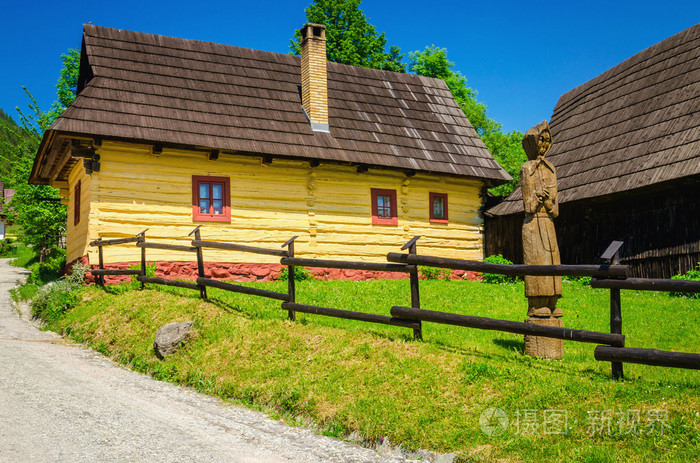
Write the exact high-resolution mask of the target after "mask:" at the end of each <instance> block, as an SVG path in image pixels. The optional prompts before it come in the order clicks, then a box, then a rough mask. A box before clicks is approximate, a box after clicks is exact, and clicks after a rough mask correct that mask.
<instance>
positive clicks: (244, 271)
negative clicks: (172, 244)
mask: <svg viewBox="0 0 700 463" xmlns="http://www.w3.org/2000/svg"><path fill="white" fill-rule="evenodd" d="M78 261H80V262H82V263H83V264H87V256H84V257H82V258H80V259H76V260H75V261H73V262H71V263H70V264H69V265H68V266H66V268H68V269H70V268H72V267H73V264H75V263H76V262H78ZM152 264H153V262H149V265H152ZM140 265H141V263H140V262H119V263H114V264H108V265H106V266H105V268H109V269H119V270H123V269H128V268H129V267H130V266H140ZM156 265H157V267H156V276H157V277H162V278H168V279H172V280H191V281H194V280H196V279H197V263H196V262H170V261H159V262H156ZM90 267H91V268H97V265H91V266H90ZM282 268H283V267H282V266H281V265H280V264H238V263H227V262H205V263H204V275H205V276H206V277H207V278H214V279H217V280H228V281H273V280H278V279H279V276H280V273H281V272H282ZM307 270H308V271H309V272H310V273H311V275H313V277H314V278H315V279H317V280H352V281H361V280H379V279H385V280H401V279H407V278H408V275H407V274H405V273H395V272H372V271H366V270H342V269H333V268H318V267H308V268H307ZM130 278H131V277H130V276H129V275H117V276H106V277H105V283H107V284H117V283H123V282H125V281H129V280H130ZM450 279H452V280H472V281H474V280H481V275H479V274H478V273H476V272H467V271H464V270H454V271H452V275H451V276H450ZM85 281H86V282H88V283H94V282H95V278H94V277H93V276H92V275H91V274H88V275H86V277H85Z"/></svg>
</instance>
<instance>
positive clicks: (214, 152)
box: [207, 150, 219, 161]
mask: <svg viewBox="0 0 700 463" xmlns="http://www.w3.org/2000/svg"><path fill="white" fill-rule="evenodd" d="M207 159H209V160H210V161H216V160H217V159H219V150H211V151H209V154H207Z"/></svg>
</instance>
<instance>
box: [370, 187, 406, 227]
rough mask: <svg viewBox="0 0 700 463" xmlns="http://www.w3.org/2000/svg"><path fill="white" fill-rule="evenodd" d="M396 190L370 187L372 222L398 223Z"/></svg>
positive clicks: (376, 223)
mask: <svg viewBox="0 0 700 463" xmlns="http://www.w3.org/2000/svg"><path fill="white" fill-rule="evenodd" d="M396 211H397V208H396V190H381V189H379V188H372V224H373V225H398V223H399V219H398V214H397V213H396Z"/></svg>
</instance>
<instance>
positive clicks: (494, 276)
mask: <svg viewBox="0 0 700 463" xmlns="http://www.w3.org/2000/svg"><path fill="white" fill-rule="evenodd" d="M484 262H490V263H492V264H506V265H513V262H511V261H509V260H508V259H506V258H505V257H503V256H502V255H500V254H496V255H495V256H488V257H487V258H486V259H484ZM481 276H482V278H483V279H484V282H486V283H491V284H498V285H502V284H507V283H514V282H515V281H517V280H518V277H517V276H514V275H501V274H499V273H482V274H481Z"/></svg>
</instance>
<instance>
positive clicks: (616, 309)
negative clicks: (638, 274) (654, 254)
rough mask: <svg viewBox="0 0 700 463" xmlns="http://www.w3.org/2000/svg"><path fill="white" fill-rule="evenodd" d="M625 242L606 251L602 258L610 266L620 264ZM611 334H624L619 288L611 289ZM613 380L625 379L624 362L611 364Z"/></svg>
mask: <svg viewBox="0 0 700 463" xmlns="http://www.w3.org/2000/svg"><path fill="white" fill-rule="evenodd" d="M622 244H623V241H613V242H612V243H610V246H608V248H607V249H606V250H605V252H604V253H603V255H602V256H600V258H601V259H602V260H603V261H604V262H605V263H608V264H612V265H619V264H620V248H621V247H622ZM610 333H612V334H622V300H621V298H620V290H619V289H617V288H611V289H610ZM610 369H611V370H612V377H613V379H616V380H618V379H623V377H624V373H623V367H622V362H610Z"/></svg>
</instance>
